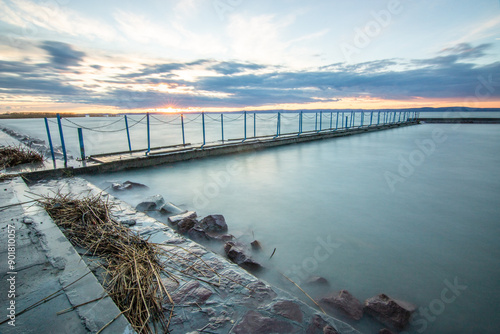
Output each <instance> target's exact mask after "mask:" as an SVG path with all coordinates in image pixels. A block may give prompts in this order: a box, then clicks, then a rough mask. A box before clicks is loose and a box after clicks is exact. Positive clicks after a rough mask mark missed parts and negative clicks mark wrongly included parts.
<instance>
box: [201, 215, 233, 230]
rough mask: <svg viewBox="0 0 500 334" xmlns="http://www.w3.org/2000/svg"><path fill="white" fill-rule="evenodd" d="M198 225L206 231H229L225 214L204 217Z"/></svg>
mask: <svg viewBox="0 0 500 334" xmlns="http://www.w3.org/2000/svg"><path fill="white" fill-rule="evenodd" d="M198 227H199V228H201V229H202V230H204V231H206V232H216V233H222V232H227V224H226V220H225V219H224V216H223V215H209V216H206V217H205V218H203V219H202V220H201V221H200V223H199V224H198Z"/></svg>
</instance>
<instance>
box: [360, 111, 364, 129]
mask: <svg viewBox="0 0 500 334" xmlns="http://www.w3.org/2000/svg"><path fill="white" fill-rule="evenodd" d="M364 120H365V112H364V111H362V112H361V125H360V128H362V127H363V122H364Z"/></svg>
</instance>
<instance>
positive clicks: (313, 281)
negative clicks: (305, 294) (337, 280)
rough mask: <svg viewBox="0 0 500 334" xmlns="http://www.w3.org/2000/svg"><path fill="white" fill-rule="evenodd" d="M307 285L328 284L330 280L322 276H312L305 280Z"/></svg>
mask: <svg viewBox="0 0 500 334" xmlns="http://www.w3.org/2000/svg"><path fill="white" fill-rule="evenodd" d="M304 284H306V285H328V284H329V283H328V280H327V279H326V278H324V277H321V276H311V277H309V278H308V279H307V281H305V282H304Z"/></svg>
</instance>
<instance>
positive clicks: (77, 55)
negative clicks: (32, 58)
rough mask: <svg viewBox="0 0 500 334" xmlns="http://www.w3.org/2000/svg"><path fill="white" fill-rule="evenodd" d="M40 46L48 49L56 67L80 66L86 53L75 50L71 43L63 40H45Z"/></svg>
mask: <svg viewBox="0 0 500 334" xmlns="http://www.w3.org/2000/svg"><path fill="white" fill-rule="evenodd" d="M40 48H41V49H43V50H45V51H47V52H48V53H49V56H50V61H51V63H52V65H53V66H54V67H56V68H67V67H70V66H78V65H79V64H80V62H81V61H83V58H84V57H85V53H84V52H81V51H77V50H74V49H73V48H72V46H71V45H69V44H66V43H61V42H54V41H44V42H43V43H42V44H41V45H40Z"/></svg>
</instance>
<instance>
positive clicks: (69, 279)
mask: <svg viewBox="0 0 500 334" xmlns="http://www.w3.org/2000/svg"><path fill="white" fill-rule="evenodd" d="M27 190H28V188H27V187H26V185H25V184H24V182H23V181H22V179H21V178H15V179H12V180H6V181H3V182H2V181H0V231H1V232H0V279H1V282H2V283H1V284H0V296H1V297H0V319H1V320H0V321H4V320H8V322H4V323H2V324H1V325H0V333H71V334H80V333H96V332H97V331H99V330H100V329H101V328H103V327H104V326H105V325H106V324H107V323H108V322H110V321H112V320H113V319H114V318H115V317H117V316H118V317H117V319H116V320H114V321H113V322H112V323H111V324H110V325H109V326H108V327H106V328H105V329H104V330H103V331H102V333H134V331H133V330H132V327H131V326H130V324H129V323H128V321H127V320H126V319H125V317H123V316H121V315H120V311H119V310H118V308H117V307H116V306H115V304H114V303H113V301H112V300H111V298H109V297H106V294H105V292H104V290H103V288H102V286H101V285H100V284H99V282H98V281H97V280H96V278H95V277H94V275H93V274H92V273H91V272H90V271H89V269H88V267H87V266H86V265H85V263H84V262H83V261H81V257H80V256H79V255H78V253H77V252H76V251H75V249H74V248H73V246H71V244H70V243H69V241H68V240H67V239H66V237H64V235H63V234H62V233H61V231H60V230H59V228H58V227H57V226H56V225H55V224H54V222H53V221H52V219H51V218H50V217H49V216H48V215H47V214H46V213H45V211H44V210H42V209H40V208H39V207H37V206H34V205H33V203H26V204H24V205H21V204H20V203H21V202H26V201H30V198H28V197H26V195H27V193H26V191H27ZM9 259H11V260H12V261H13V262H10V263H9ZM77 280H78V281H77ZM75 281H76V282H75ZM73 282H75V283H73ZM72 283H73V284H72ZM102 296H105V298H103V299H101V300H98V301H95V302H91V303H89V304H86V305H83V306H80V307H77V308H75V309H72V307H73V306H77V305H80V304H82V303H85V302H88V301H91V300H94V299H96V298H100V297H102ZM43 300H44V301H45V302H42V303H39V302H40V301H43ZM9 307H10V308H11V310H8V308H9ZM67 309H70V311H69V312H65V313H63V314H60V315H58V312H60V311H63V310H67ZM24 310H27V311H25V312H23V311H24ZM9 315H10V318H8V316H9Z"/></svg>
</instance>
